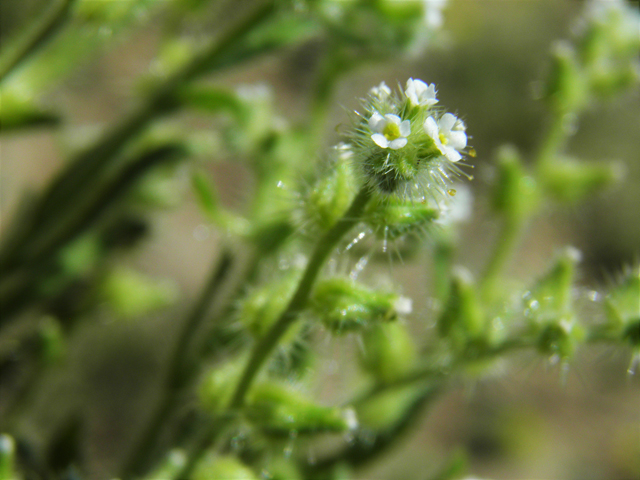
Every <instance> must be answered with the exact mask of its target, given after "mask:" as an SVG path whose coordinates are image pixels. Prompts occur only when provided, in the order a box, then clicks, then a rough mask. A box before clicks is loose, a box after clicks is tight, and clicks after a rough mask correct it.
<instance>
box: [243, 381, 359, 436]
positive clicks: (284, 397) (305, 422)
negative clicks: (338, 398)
mask: <svg viewBox="0 0 640 480" xmlns="http://www.w3.org/2000/svg"><path fill="white" fill-rule="evenodd" d="M245 413H246V415H247V417H248V418H249V420H251V421H252V422H253V423H254V424H255V425H256V426H258V427H259V428H261V429H262V430H264V431H266V432H268V433H270V434H272V435H278V436H289V435H290V433H291V432H292V431H295V432H297V433H311V432H346V431H349V430H352V429H353V428H355V427H356V426H357V421H356V417H355V413H354V411H353V409H350V408H346V409H345V408H338V407H324V406H321V405H317V404H315V403H314V402H312V401H311V400H309V399H307V398H305V397H304V396H303V395H302V394H301V393H299V392H297V391H294V390H293V389H291V388H290V387H288V386H285V385H284V384H282V383H280V382H276V381H270V382H263V383H259V384H257V385H255V386H254V387H253V388H252V389H251V391H250V392H249V394H248V396H247V402H246V407H245Z"/></svg>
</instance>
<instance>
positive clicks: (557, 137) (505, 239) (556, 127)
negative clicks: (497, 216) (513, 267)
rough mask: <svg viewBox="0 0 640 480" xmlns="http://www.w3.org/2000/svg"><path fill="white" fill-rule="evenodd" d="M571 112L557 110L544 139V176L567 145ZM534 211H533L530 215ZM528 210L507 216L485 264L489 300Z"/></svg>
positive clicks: (539, 164)
mask: <svg viewBox="0 0 640 480" xmlns="http://www.w3.org/2000/svg"><path fill="white" fill-rule="evenodd" d="M567 115H570V113H565V114H560V113H557V112H556V113H554V114H553V117H552V119H551V124H550V126H549V128H548V130H547V132H546V135H545V137H544V138H543V139H542V141H541V144H540V149H539V150H538V153H537V155H536V157H535V159H534V164H535V167H536V169H537V172H538V173H537V176H540V175H541V173H540V172H543V171H544V170H545V169H546V168H549V166H550V165H551V164H553V162H554V161H555V160H556V158H557V156H558V153H559V152H560V150H561V149H562V148H563V147H564V143H565V140H566V138H567V133H566V129H565V128H564V119H565V117H566V116H567ZM531 214H532V212H530V213H529V215H527V216H530V215H531ZM525 220H526V218H525V214H521V215H520V217H509V216H506V217H503V219H502V226H501V230H500V232H499V234H498V239H497V242H496V244H495V245H494V248H493V252H492V254H491V257H490V258H489V261H488V263H487V265H486V267H485V270H484V273H483V277H482V278H483V281H482V294H483V296H484V298H485V299H486V300H489V301H491V300H492V299H494V297H495V296H496V294H497V293H498V292H497V291H496V288H497V282H498V279H499V277H500V274H501V273H502V270H503V268H504V266H505V264H506V263H507V261H508V260H509V259H510V257H511V255H513V252H514V250H515V247H516V243H517V241H518V239H519V237H520V231H521V230H522V227H523V225H524V223H525Z"/></svg>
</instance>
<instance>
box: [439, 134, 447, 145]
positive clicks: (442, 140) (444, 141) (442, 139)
mask: <svg viewBox="0 0 640 480" xmlns="http://www.w3.org/2000/svg"><path fill="white" fill-rule="evenodd" d="M438 138H439V139H440V143H441V144H442V145H446V144H447V143H449V140H448V139H447V137H445V136H444V135H443V134H442V133H440V134H438Z"/></svg>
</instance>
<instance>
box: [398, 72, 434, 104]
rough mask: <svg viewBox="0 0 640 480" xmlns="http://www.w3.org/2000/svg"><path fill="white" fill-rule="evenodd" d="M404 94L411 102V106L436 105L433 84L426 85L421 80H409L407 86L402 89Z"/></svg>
mask: <svg viewBox="0 0 640 480" xmlns="http://www.w3.org/2000/svg"><path fill="white" fill-rule="evenodd" d="M404 93H405V95H406V96H407V98H408V99H409V101H410V102H411V105H413V106H417V105H421V106H426V107H428V106H429V105H434V104H436V103H438V99H437V98H436V86H435V84H433V83H432V84H430V85H427V84H426V83H424V82H423V81H422V80H414V79H413V78H410V79H409V80H407V86H406V87H405V89H404Z"/></svg>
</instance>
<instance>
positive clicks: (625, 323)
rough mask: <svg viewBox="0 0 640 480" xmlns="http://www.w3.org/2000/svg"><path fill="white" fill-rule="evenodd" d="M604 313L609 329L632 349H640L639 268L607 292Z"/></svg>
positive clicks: (631, 271) (630, 272) (628, 273)
mask: <svg viewBox="0 0 640 480" xmlns="http://www.w3.org/2000/svg"><path fill="white" fill-rule="evenodd" d="M605 311H606V313H607V320H608V323H609V327H610V328H613V329H615V331H616V333H619V334H620V335H621V336H622V338H624V339H625V340H626V341H628V342H629V343H630V344H631V345H633V346H634V347H636V348H638V347H640V267H636V268H634V269H632V270H630V271H629V272H627V274H626V275H625V276H624V277H623V279H622V281H621V282H619V283H618V285H616V286H615V287H614V288H613V289H612V290H611V291H610V292H609V294H608V295H607V297H606V301H605Z"/></svg>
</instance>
